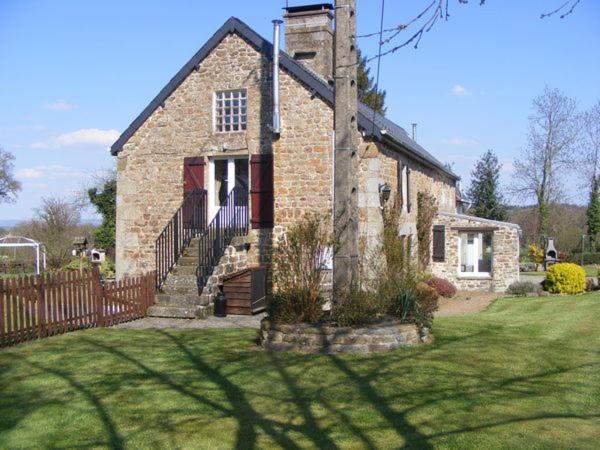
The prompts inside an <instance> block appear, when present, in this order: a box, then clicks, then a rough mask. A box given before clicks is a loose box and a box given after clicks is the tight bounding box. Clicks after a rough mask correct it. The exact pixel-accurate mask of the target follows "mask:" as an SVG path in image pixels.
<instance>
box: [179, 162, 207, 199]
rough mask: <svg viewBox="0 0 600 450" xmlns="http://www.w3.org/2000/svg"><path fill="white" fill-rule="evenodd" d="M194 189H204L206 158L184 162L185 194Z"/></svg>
mask: <svg viewBox="0 0 600 450" xmlns="http://www.w3.org/2000/svg"><path fill="white" fill-rule="evenodd" d="M194 189H204V156H192V157H188V158H184V160H183V194H184V195H185V194H187V193H188V192H189V191H191V190H194Z"/></svg>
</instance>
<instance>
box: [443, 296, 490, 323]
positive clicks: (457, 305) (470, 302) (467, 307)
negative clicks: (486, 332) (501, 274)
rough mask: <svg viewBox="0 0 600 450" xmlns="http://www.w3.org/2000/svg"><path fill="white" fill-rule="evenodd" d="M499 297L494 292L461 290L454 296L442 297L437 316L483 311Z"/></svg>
mask: <svg viewBox="0 0 600 450" xmlns="http://www.w3.org/2000/svg"><path fill="white" fill-rule="evenodd" d="M498 297H499V295H498V294H497V293H494V292H459V293H458V294H457V295H456V297H454V298H441V299H440V302H439V309H438V310H437V311H436V312H435V317H448V316H464V315H466V314H474V313H477V312H479V311H483V310H484V309H485V308H486V307H487V306H488V305H489V304H490V303H492V302H493V301H494V300H496V299H497V298H498Z"/></svg>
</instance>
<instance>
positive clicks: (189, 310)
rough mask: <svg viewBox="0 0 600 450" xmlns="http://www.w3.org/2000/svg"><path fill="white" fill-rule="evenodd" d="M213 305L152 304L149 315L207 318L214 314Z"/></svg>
mask: <svg viewBox="0 0 600 450" xmlns="http://www.w3.org/2000/svg"><path fill="white" fill-rule="evenodd" d="M212 312H213V308H212V306H192V307H184V306H159V305H155V306H151V307H150V308H148V316H149V317H169V318H176V319H206V318H207V317H208V316H209V315H212Z"/></svg>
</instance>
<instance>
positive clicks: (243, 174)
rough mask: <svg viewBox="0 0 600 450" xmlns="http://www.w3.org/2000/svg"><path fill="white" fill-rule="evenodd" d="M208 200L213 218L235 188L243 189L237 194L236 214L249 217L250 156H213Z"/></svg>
mask: <svg viewBox="0 0 600 450" xmlns="http://www.w3.org/2000/svg"><path fill="white" fill-rule="evenodd" d="M208 173H209V184H208V202H209V205H210V208H209V215H210V219H211V220H212V219H213V218H214V217H215V215H216V214H217V212H218V211H219V208H220V207H221V205H223V204H224V203H225V201H226V200H227V197H228V195H229V194H230V193H231V191H233V189H234V188H238V189H239V190H240V191H241V195H239V196H236V198H235V202H236V205H235V207H236V215H237V214H238V213H239V214H245V217H248V184H249V183H248V180H249V177H248V158H247V157H241V158H216V157H215V158H211V159H210V160H209V172H208Z"/></svg>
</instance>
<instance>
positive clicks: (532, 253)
mask: <svg viewBox="0 0 600 450" xmlns="http://www.w3.org/2000/svg"><path fill="white" fill-rule="evenodd" d="M528 247H529V260H530V261H532V262H534V263H535V264H537V265H539V264H544V258H545V256H546V255H545V252H544V249H543V248H540V247H538V246H537V245H535V244H529V246H528ZM536 270H537V266H536Z"/></svg>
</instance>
